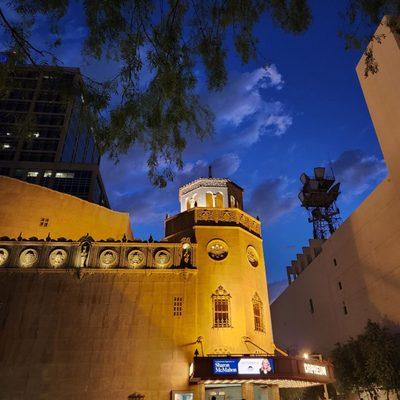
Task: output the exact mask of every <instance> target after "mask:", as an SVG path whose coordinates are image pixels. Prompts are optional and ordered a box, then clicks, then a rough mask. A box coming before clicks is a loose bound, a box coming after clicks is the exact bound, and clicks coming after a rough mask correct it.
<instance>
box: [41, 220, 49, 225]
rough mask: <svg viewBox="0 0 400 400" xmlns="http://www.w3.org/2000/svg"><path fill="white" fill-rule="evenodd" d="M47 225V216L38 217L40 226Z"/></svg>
mask: <svg viewBox="0 0 400 400" xmlns="http://www.w3.org/2000/svg"><path fill="white" fill-rule="evenodd" d="M48 225H49V219H48V218H41V219H40V226H48Z"/></svg>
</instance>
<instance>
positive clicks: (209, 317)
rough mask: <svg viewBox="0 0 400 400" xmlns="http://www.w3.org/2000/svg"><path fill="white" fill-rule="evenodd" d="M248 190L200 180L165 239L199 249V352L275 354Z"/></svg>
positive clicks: (186, 193)
mask: <svg viewBox="0 0 400 400" xmlns="http://www.w3.org/2000/svg"><path fill="white" fill-rule="evenodd" d="M242 194H243V189H242V188H240V187H239V186H238V185H236V184H235V183H233V182H231V181H230V180H228V179H219V178H201V179H197V180H195V181H193V182H190V183H189V184H187V185H184V186H182V187H181V188H180V190H179V200H180V204H181V213H179V214H178V215H176V216H173V217H170V218H168V219H167V220H166V223H165V236H166V237H165V240H168V241H173V242H176V241H179V240H182V239H183V238H190V240H191V241H192V242H193V243H196V244H197V249H198V251H197V257H196V265H197V269H198V270H197V284H196V303H197V305H196V307H197V309H196V332H197V334H198V336H199V337H200V338H201V342H202V345H201V346H200V347H199V348H198V351H199V352H203V353H204V355H207V354H257V353H263V352H265V353H269V354H273V353H274V349H275V347H274V345H273V338H272V329H271V320H270V312H269V302H268V292H267V282H266V270H265V263H264V254H263V246H262V239H261V226H260V221H258V220H257V219H256V218H253V217H252V216H250V215H249V214H247V213H246V212H244V211H243V199H242Z"/></svg>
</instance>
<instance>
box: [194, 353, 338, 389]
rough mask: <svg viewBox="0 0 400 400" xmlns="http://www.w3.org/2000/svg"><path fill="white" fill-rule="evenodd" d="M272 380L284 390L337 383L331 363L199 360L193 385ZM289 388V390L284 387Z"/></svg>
mask: <svg viewBox="0 0 400 400" xmlns="http://www.w3.org/2000/svg"><path fill="white" fill-rule="evenodd" d="M246 380H251V381H254V380H264V381H267V380H271V381H275V383H278V384H279V386H281V387H296V382H297V383H298V384H299V385H300V383H301V384H302V385H303V386H304V384H307V382H309V384H310V385H313V384H314V385H315V384H325V383H330V382H334V380H335V379H334V375H333V366H332V364H330V363H329V362H327V361H319V360H315V361H314V360H313V361H310V360H307V361H305V360H304V358H298V357H283V356H264V357H260V356H257V357H251V356H246V357H237V356H232V357H223V356H222V357H195V358H194V360H193V364H192V367H191V372H190V382H191V383H197V382H216V383H217V382H218V381H235V382H236V381H246ZM284 385H287V386H284Z"/></svg>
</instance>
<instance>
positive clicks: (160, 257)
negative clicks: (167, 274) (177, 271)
mask: <svg viewBox="0 0 400 400" xmlns="http://www.w3.org/2000/svg"><path fill="white" fill-rule="evenodd" d="M154 260H155V263H156V266H157V267H159V268H166V267H168V266H169V264H170V263H171V254H170V252H169V251H168V250H159V251H157V253H156V255H155V256H154Z"/></svg>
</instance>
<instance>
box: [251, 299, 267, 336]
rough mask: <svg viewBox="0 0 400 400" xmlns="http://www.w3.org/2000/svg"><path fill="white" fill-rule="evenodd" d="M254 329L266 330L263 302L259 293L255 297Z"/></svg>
mask: <svg viewBox="0 0 400 400" xmlns="http://www.w3.org/2000/svg"><path fill="white" fill-rule="evenodd" d="M253 315H254V330H255V331H258V332H264V318H263V303H262V301H261V299H260V296H259V295H258V293H256V294H255V295H254V297H253Z"/></svg>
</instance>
